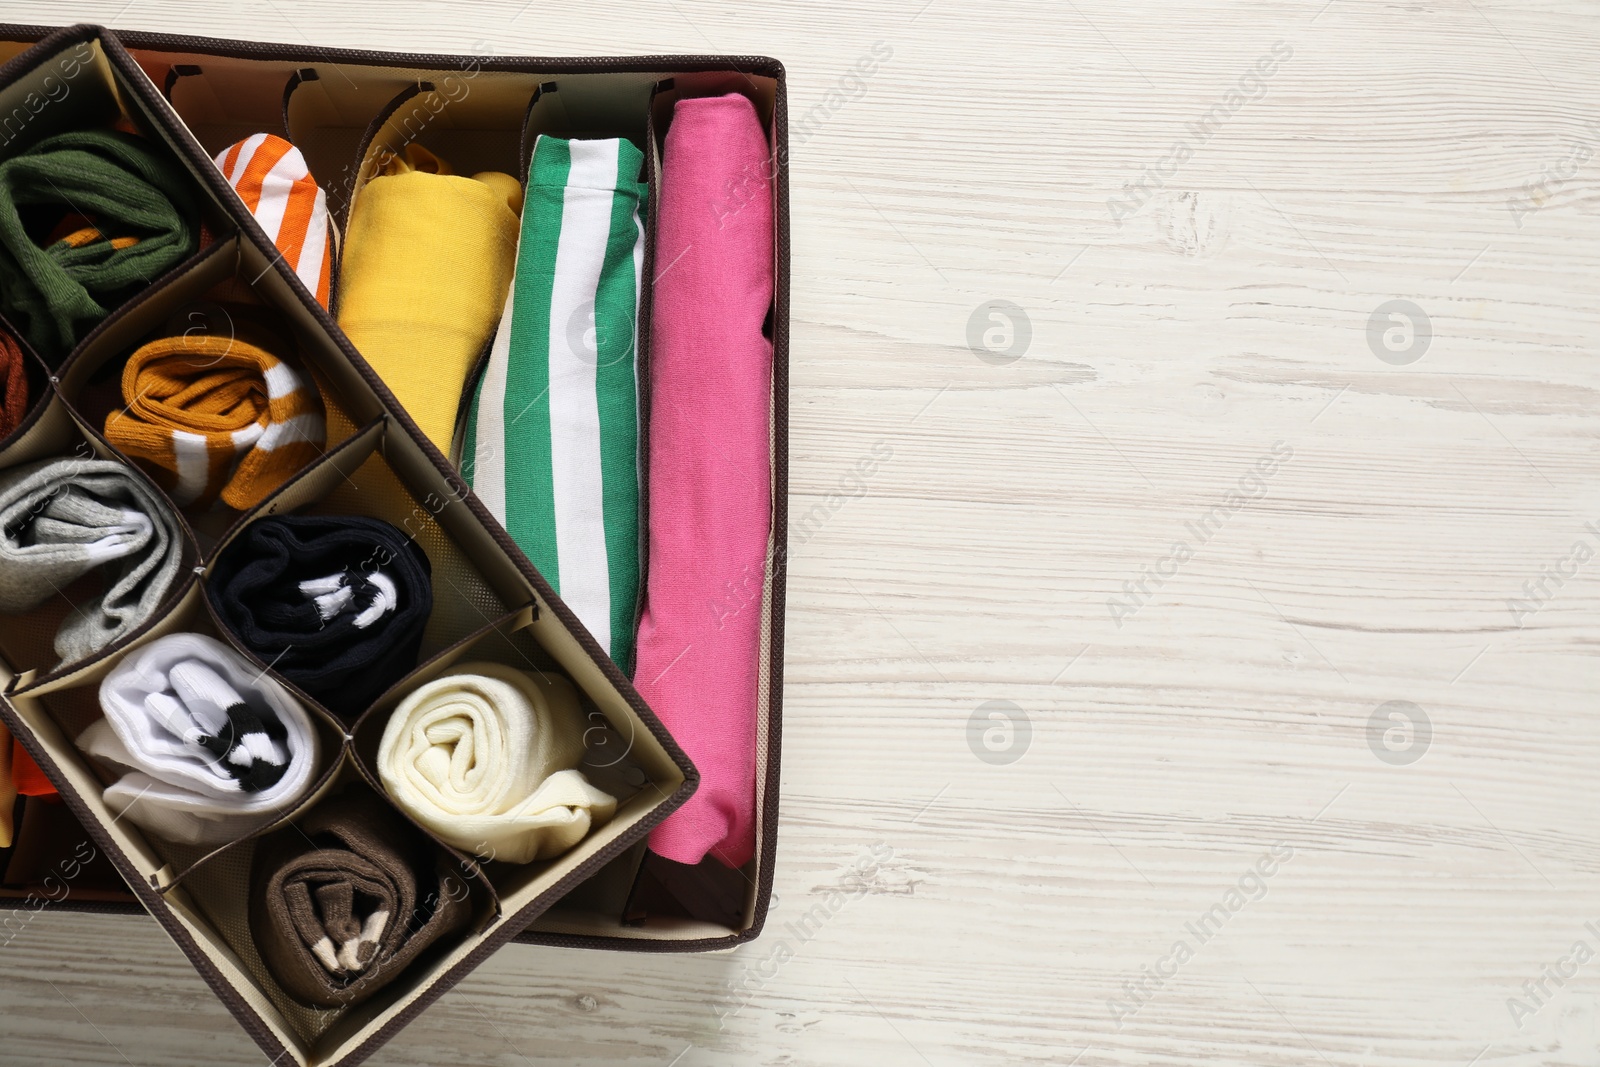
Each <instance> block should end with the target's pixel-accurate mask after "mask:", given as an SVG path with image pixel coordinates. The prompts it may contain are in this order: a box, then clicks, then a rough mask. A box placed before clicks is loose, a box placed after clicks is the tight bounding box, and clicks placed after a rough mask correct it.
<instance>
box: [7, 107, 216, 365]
mask: <svg viewBox="0 0 1600 1067" xmlns="http://www.w3.org/2000/svg"><path fill="white" fill-rule="evenodd" d="M52 214H53V215H54V220H52V221H47V222H45V223H44V225H45V227H47V228H48V227H50V226H52V225H54V224H55V222H59V221H61V220H70V221H69V222H68V224H67V225H66V226H64V227H63V226H59V225H56V226H55V229H54V231H51V232H47V233H45V234H43V235H42V238H43V244H42V246H41V243H40V238H41V235H40V234H39V233H38V230H37V226H38V220H39V219H40V218H46V219H49V218H50V216H51V215H52ZM25 220H26V221H25ZM63 230H64V231H65V232H62V231H63ZM199 243H200V209H199V201H198V196H197V194H196V192H195V190H194V186H193V183H192V182H191V181H190V178H189V176H188V174H187V173H185V171H184V170H183V167H182V166H181V165H180V164H179V163H178V162H177V161H176V160H173V159H171V158H169V157H168V156H167V155H166V153H165V152H164V151H163V150H162V149H161V148H160V147H159V146H157V145H155V144H153V143H151V142H149V141H147V140H145V139H144V138H142V137H139V136H136V135H134V134H131V133H124V132H122V131H119V130H74V131H71V132H68V133H58V134H55V135H53V136H50V137H46V138H44V139H43V140H41V141H40V142H38V143H37V144H35V145H33V146H32V147H31V148H27V149H25V150H23V151H22V152H20V153H18V154H17V155H14V156H12V157H10V158H9V159H6V160H4V161H0V314H4V315H5V317H6V318H7V319H9V320H10V321H11V323H12V324H13V325H15V326H16V327H17V329H18V330H20V331H21V333H22V335H23V336H24V337H25V338H27V340H28V341H29V343H30V344H32V345H33V347H34V349H35V350H36V351H38V353H39V354H40V355H41V356H43V357H44V358H45V359H46V360H47V361H49V362H50V363H51V364H52V365H54V364H57V363H59V362H60V360H61V358H62V357H63V356H65V355H66V354H67V352H68V351H70V350H71V349H72V347H73V346H74V345H75V344H77V342H78V341H79V339H81V338H82V337H83V335H84V334H86V333H87V332H88V331H89V330H90V329H91V328H93V327H94V326H95V325H96V324H97V323H99V322H100V320H101V319H104V318H105V317H106V316H107V315H108V314H110V313H111V311H112V310H113V309H115V308H116V307H117V306H118V305H119V304H121V303H123V302H124V301H126V300H127V299H128V298H130V297H132V296H133V295H134V294H135V293H137V292H138V291H139V290H141V289H143V288H144V287H145V286H147V285H149V284H150V283H151V282H153V281H155V279H156V278H157V276H159V275H160V274H161V273H162V272H163V271H165V270H167V269H169V268H171V267H174V266H176V265H177V264H178V263H179V262H181V261H182V260H183V259H184V258H185V257H186V256H189V255H192V254H193V253H194V251H195V249H196V248H198V247H199Z"/></svg>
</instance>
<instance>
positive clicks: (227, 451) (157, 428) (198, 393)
mask: <svg viewBox="0 0 1600 1067" xmlns="http://www.w3.org/2000/svg"><path fill="white" fill-rule="evenodd" d="M266 341H267V338H265V337H259V338H253V339H248V340H247V339H246V338H245V337H244V336H237V337H234V336H220V335H215V334H195V335H188V334H185V335H182V336H178V337H163V338H159V339H157V340H154V341H151V342H150V343H148V344H146V345H144V346H143V347H141V348H139V349H138V350H137V351H135V352H134V353H133V355H131V356H129V357H128V362H127V363H126V364H125V365H124V366H123V369H122V398H123V401H124V403H125V405H126V406H125V407H123V408H122V409H121V410H119V411H113V412H112V413H111V414H109V415H107V416H106V424H105V434H106V440H108V441H110V442H111V443H112V444H113V445H116V446H117V447H118V448H120V449H121V450H122V451H123V452H125V453H127V454H128V455H129V456H130V457H132V458H133V459H134V460H136V461H138V462H139V464H140V466H142V467H143V468H144V469H145V470H146V471H148V472H149V473H150V475H151V477H153V478H154V479H155V481H156V483H157V484H158V485H160V486H161V487H162V488H163V489H165V490H166V491H167V492H168V493H169V494H170V495H171V496H172V499H173V501H174V502H175V503H176V504H177V505H178V506H179V507H193V508H196V509H205V508H208V507H210V506H211V505H212V504H213V503H215V502H216V501H217V499H218V498H220V499H221V500H222V502H223V503H224V504H226V505H227V506H228V507H230V508H234V509H235V510H238V511H245V510H247V509H249V508H252V507H254V506H255V505H257V504H259V503H261V501H263V500H265V499H266V498H267V496H269V495H270V494H271V493H272V491H273V490H274V489H277V488H278V487H279V486H280V485H282V484H283V483H284V482H286V481H288V480H289V479H290V478H291V477H293V476H294V474H295V473H297V472H298V471H299V470H300V469H301V468H303V467H305V466H306V465H307V464H309V463H310V462H311V461H312V460H314V459H316V458H317V457H318V456H320V455H321V454H322V450H323V446H324V445H325V444H326V441H327V430H326V428H325V425H324V420H323V412H322V401H321V399H320V398H319V397H318V395H317V390H316V386H314V385H313V384H312V383H311V379H310V378H309V377H308V376H307V375H306V374H304V373H303V372H302V371H300V370H299V369H297V368H296V367H295V366H294V365H293V364H292V363H288V362H285V361H284V360H282V359H279V358H278V357H277V356H276V355H274V354H273V353H272V352H271V351H268V349H267V348H266V347H264V343H265V342H266ZM257 342H261V343H257Z"/></svg>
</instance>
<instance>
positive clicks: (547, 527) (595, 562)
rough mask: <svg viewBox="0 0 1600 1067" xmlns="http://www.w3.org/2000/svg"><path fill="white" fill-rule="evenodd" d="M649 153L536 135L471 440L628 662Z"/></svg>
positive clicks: (513, 523) (471, 416)
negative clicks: (642, 219)
mask: <svg viewBox="0 0 1600 1067" xmlns="http://www.w3.org/2000/svg"><path fill="white" fill-rule="evenodd" d="M643 163H644V153H643V152H641V151H639V149H637V148H635V147H634V146H633V145H632V144H630V143H629V142H627V141H624V140H619V139H609V140H596V141H565V140H561V139H560V138H556V137H540V138H539V140H538V141H537V142H536V143H535V145H534V150H533V163H532V165H531V168H530V170H529V175H528V191H527V196H526V198H525V200H524V201H523V206H522V238H521V243H520V244H519V246H518V248H517V272H516V280H515V281H514V282H513V283H512V286H511V291H510V292H509V293H508V294H507V295H506V304H505V311H504V314H502V316H501V318H500V328H499V330H498V331H497V332H496V333H495V338H494V347H493V348H492V349H491V351H490V354H489V362H488V365H487V366H486V368H485V369H484V372H483V376H482V378H481V379H480V381H479V386H478V392H477V395H476V396H474V398H473V400H472V404H471V407H470V409H469V411H468V415H467V422H466V429H465V434H464V437H463V440H462V449H461V463H462V471H463V473H464V474H465V475H466V477H467V481H468V483H469V484H471V486H472V488H473V489H474V491H476V492H477V494H478V497H479V499H481V500H482V501H483V503H484V506H485V507H487V508H488V509H489V512H490V513H491V514H492V515H494V517H495V518H497V519H499V520H500V522H501V524H502V525H503V526H505V528H506V530H507V531H508V532H509V533H510V534H511V537H512V539H513V540H514V541H516V543H517V545H518V546H519V547H520V548H521V549H522V550H523V552H525V553H526V554H527V556H528V559H529V560H530V561H532V563H533V565H534V566H535V567H536V568H538V570H539V573H540V574H542V575H544V577H545V579H546V580H547V581H548V582H549V583H550V584H551V586H552V587H554V588H555V590H556V592H557V593H559V594H561V599H563V600H565V601H566V603H567V606H568V607H570V608H572V610H573V612H574V613H576V614H577V616H578V618H579V620H580V621H582V623H583V624H584V626H586V627H588V629H589V632H590V633H592V634H594V635H595V637H596V638H597V639H598V640H599V641H600V643H601V644H602V645H604V646H605V648H606V650H607V651H608V652H610V653H611V658H612V659H613V660H615V661H616V662H617V664H618V665H619V666H621V667H622V669H623V670H624V671H627V670H629V669H630V668H631V666H632V661H633V637H634V628H635V627H636V626H637V625H638V609H639V395H638V392H639V391H638V386H637V382H636V380H635V366H634V364H635V352H636V340H637V330H636V325H637V323H636V320H637V317H638V308H639V278H640V275H641V273H642V272H643V267H644V227H643V226H641V225H640V223H639V209H640V204H641V201H642V200H643V198H644V190H645V187H644V184H643V183H642V182H640V181H639V168H640V166H642V165H643Z"/></svg>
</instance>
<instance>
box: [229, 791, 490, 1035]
mask: <svg viewBox="0 0 1600 1067" xmlns="http://www.w3.org/2000/svg"><path fill="white" fill-rule="evenodd" d="M466 888H467V887H466V883H465V882H463V881H462V879H461V878H459V877H457V876H455V875H454V874H453V872H452V870H451V864H450V861H449V858H448V855H447V854H446V853H444V852H443V851H441V850H439V849H437V848H434V847H432V846H431V845H430V844H429V842H428V840H427V838H425V837H424V836H423V835H422V834H421V833H420V832H419V831H418V830H417V829H416V828H415V827H413V826H412V825H411V824H410V823H408V822H406V821H405V820H404V819H402V818H401V817H400V816H399V815H398V814H397V813H396V812H395V811H394V809H392V808H391V807H389V805H388V804H386V803H384V802H383V801H382V800H380V799H379V798H378V797H376V796H374V795H373V794H371V793H369V792H367V791H365V790H358V789H350V790H348V791H346V792H345V793H343V794H341V795H336V796H333V797H330V798H328V799H326V800H324V801H323V802H322V803H320V804H319V805H317V807H316V808H315V809H314V810H313V811H312V812H311V813H310V814H309V815H307V816H305V817H304V818H302V819H299V820H297V821H296V823H295V825H293V826H287V827H284V828H283V829H282V830H279V831H277V832H275V833H272V834H269V835H268V836H267V837H265V838H263V839H262V840H261V842H260V843H259V844H258V845H257V846H256V854H255V860H254V862H253V863H252V864H251V870H250V935H251V937H252V938H253V939H254V940H255V944H256V951H257V952H259V953H260V954H261V959H262V961H263V962H264V963H265V964H266V965H267V969H268V970H269V971H271V972H272V976H273V977H274V978H276V979H277V981H278V984H279V985H280V986H282V987H283V989H284V991H285V992H286V993H288V994H289V995H290V996H292V997H294V998H295V999H296V1000H300V1001H302V1002H304V1003H307V1004H315V1005H320V1006H324V1007H340V1006H346V1005H351V1004H359V1003H360V1002H361V1001H363V1000H366V999H367V998H368V997H370V996H372V994H374V993H376V992H377V991H378V990H379V989H382V988H383V987H384V986H385V985H387V984H388V983H389V982H391V981H393V980H394V979H395V978H397V977H399V976H400V974H401V973H402V972H403V971H404V970H405V968H406V965H407V964H409V963H410V962H411V961H412V960H413V959H415V958H416V957H417V955H418V954H419V953H421V952H422V951H423V950H424V949H426V948H427V947H428V946H429V945H432V944H433V943H434V942H436V941H438V940H439V938H441V937H442V936H444V935H445V934H447V933H450V932H451V931H454V930H457V929H460V928H461V927H463V926H465V925H466V923H467V921H468V919H469V917H470V913H471V909H470V907H469V904H468V901H467V896H466Z"/></svg>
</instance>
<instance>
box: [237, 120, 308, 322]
mask: <svg viewBox="0 0 1600 1067" xmlns="http://www.w3.org/2000/svg"><path fill="white" fill-rule="evenodd" d="M213 162H214V163H216V165H217V169H218V170H220V171H222V176H223V177H224V178H226V179H228V184H229V185H231V186H233V191H234V192H236V193H238V194H239V199H240V200H243V201H244V206H245V207H246V208H247V209H249V211H250V214H251V215H252V216H254V217H255V220H256V222H258V223H260V225H261V228H262V230H264V231H265V232H266V235H267V239H268V240H270V241H271V242H272V243H273V244H274V245H275V246H277V249H278V252H279V253H280V254H282V256H283V259H284V262H285V263H287V264H288V265H289V269H290V270H292V271H294V273H295V277H297V278H299V279H300V281H301V283H302V284H303V285H304V286H305V287H306V288H307V289H308V290H310V292H311V295H312V296H314V297H316V298H317V303H319V304H321V305H322V306H323V307H327V306H328V286H329V283H330V281H331V274H332V269H333V247H332V245H331V244H330V242H329V240H328V232H329V231H328V197H327V194H325V193H324V192H323V191H322V189H321V187H320V186H318V185H317V182H316V179H315V178H313V177H312V176H311V171H310V168H308V167H307V166H306V158H305V156H303V155H301V154H300V149H298V148H296V147H295V146H294V145H292V144H290V143H289V142H288V141H286V140H284V139H283V138H282V137H279V136H277V135H276V134H271V133H256V134H251V135H250V136H249V137H246V138H245V139H244V140H242V141H237V142H235V143H234V144H231V145H229V146H228V147H227V148H224V149H223V150H222V151H221V152H218V153H217V156H216V159H214V160H213Z"/></svg>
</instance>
